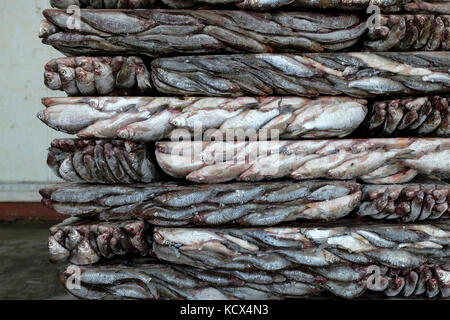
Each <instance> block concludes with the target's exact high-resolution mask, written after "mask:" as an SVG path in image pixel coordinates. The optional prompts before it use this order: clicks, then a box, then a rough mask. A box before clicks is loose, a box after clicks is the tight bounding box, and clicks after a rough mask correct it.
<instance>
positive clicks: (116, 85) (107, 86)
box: [45, 56, 152, 96]
mask: <svg viewBox="0 0 450 320" xmlns="http://www.w3.org/2000/svg"><path fill="white" fill-rule="evenodd" d="M125 61H127V62H128V63H131V64H132V66H131V67H132V68H134V69H136V70H140V71H139V73H140V77H141V78H142V79H139V81H138V79H137V77H136V76H134V77H133V78H132V79H129V80H130V81H129V82H128V83H127V87H122V86H121V85H120V82H119V81H118V79H117V77H118V74H119V70H120V68H121V66H122V64H124V63H125ZM130 61H131V62H130ZM75 70H77V73H78V77H79V79H78V80H82V81H79V83H78V84H79V85H80V87H77V83H76V81H75V79H74V80H73V83H72V84H71V86H70V87H68V86H67V85H65V86H64V85H63V84H60V83H62V82H63V79H62V78H64V76H63V75H64V74H67V73H73V74H74V76H75ZM63 71H65V73H64V74H63ZM82 74H84V75H89V76H88V77H87V76H86V77H84V78H83V79H81V77H82V76H81V75H82ZM138 82H139V83H138ZM45 85H46V86H47V87H48V88H49V89H51V90H62V91H65V92H66V93H67V95H69V96H83V95H92V94H101V95H143V94H149V93H150V92H151V91H152V87H151V84H150V73H149V72H148V70H147V68H146V67H145V64H144V61H143V60H142V59H141V58H139V57H131V58H130V59H128V60H127V59H126V58H123V57H120V56H117V57H115V58H111V57H85V56H78V57H67V58H57V59H52V60H50V61H49V62H48V63H47V64H46V65H45Z"/></svg>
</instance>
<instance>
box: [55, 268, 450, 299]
mask: <svg viewBox="0 0 450 320" xmlns="http://www.w3.org/2000/svg"><path fill="white" fill-rule="evenodd" d="M74 272H77V274H79V275H80V282H79V287H75V286H73V285H72V278H73V274H74ZM374 272H376V274H375V273H374ZM449 272H450V266H449V265H448V264H443V265H435V264H432V265H421V266H420V267H418V268H415V269H399V268H388V267H385V266H382V265H381V266H379V265H372V267H370V266H369V267H367V266H354V265H353V266H348V265H342V266H334V267H328V268H326V267H325V268H295V269H288V270H279V271H270V272H267V271H255V270H252V271H251V272H243V271H232V270H223V269H219V270H203V269H198V268H190V267H185V266H177V265H170V264H161V263H160V262H154V261H149V262H147V261H132V262H128V263H126V262H125V261H122V262H121V263H117V264H100V265H96V266H77V265H69V266H68V267H66V268H65V269H64V270H63V271H61V272H60V273H59V278H60V280H61V283H62V284H63V285H64V287H65V288H66V289H67V290H68V291H69V292H70V293H72V294H73V295H75V296H77V297H79V298H81V299H152V300H153V299H158V300H162V299H177V300H178V299H188V300H241V299H242V300H267V299H272V300H273V299H284V298H299V297H305V296H315V295H319V294H324V293H327V292H330V293H333V294H334V295H337V296H340V297H344V298H355V297H358V296H360V295H362V294H363V293H366V296H367V294H370V293H377V294H379V293H380V292H381V293H384V294H385V295H386V296H387V297H420V296H424V297H428V298H432V297H448V296H449V286H450V283H449ZM345 276H346V277H347V278H348V280H347V279H345V280H342V278H343V277H345ZM336 278H337V280H336Z"/></svg>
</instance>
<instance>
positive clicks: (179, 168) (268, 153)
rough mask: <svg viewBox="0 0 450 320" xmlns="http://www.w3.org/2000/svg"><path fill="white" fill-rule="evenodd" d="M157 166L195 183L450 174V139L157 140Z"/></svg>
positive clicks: (387, 180)
mask: <svg viewBox="0 0 450 320" xmlns="http://www.w3.org/2000/svg"><path fill="white" fill-rule="evenodd" d="M156 159H157V161H158V164H159V166H160V168H162V169H163V170H164V171H165V172H166V173H167V174H169V175H170V176H173V177H176V178H185V179H187V180H189V181H192V182H196V183H218V182H225V181H232V180H237V181H261V180H270V179H276V178H283V177H291V178H294V179H297V180H304V179H330V180H347V179H356V178H358V179H360V180H362V181H364V182H366V183H372V184H392V183H405V182H408V181H411V180H412V179H413V178H414V177H415V176H417V175H418V174H422V175H426V176H434V177H440V178H444V179H447V178H449V177H450V139H444V138H442V139H441V138H390V139H342V140H339V139H338V140H298V141H294V140H272V141H254V140H250V141H213V142H207V141H179V142H173V141H171V142H157V143H156Z"/></svg>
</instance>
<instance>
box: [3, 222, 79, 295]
mask: <svg viewBox="0 0 450 320" xmlns="http://www.w3.org/2000/svg"><path fill="white" fill-rule="evenodd" d="M53 224H56V223H51V222H39V221H19V222H0V299H3V300H4V299H20V300H29V299H39V300H44V299H58V300H59V299H73V298H72V296H70V295H69V294H68V293H67V292H66V291H65V290H64V289H63V287H62V286H61V285H60V284H59V282H58V280H57V277H56V274H57V271H58V269H60V268H62V266H56V265H53V264H51V263H50V262H48V251H47V242H48V241H47V238H48V234H49V232H48V229H49V228H50V226H52V225H53Z"/></svg>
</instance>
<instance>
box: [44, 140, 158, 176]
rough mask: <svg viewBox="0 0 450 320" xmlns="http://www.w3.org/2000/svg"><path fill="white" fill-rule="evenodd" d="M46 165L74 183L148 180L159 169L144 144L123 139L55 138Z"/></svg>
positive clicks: (155, 174) (156, 174)
mask: <svg viewBox="0 0 450 320" xmlns="http://www.w3.org/2000/svg"><path fill="white" fill-rule="evenodd" d="M47 164H48V166H49V167H50V168H51V169H52V170H53V172H54V173H55V174H56V175H57V176H58V177H60V178H62V179H64V180H66V181H71V182H89V183H103V184H106V183H133V182H135V183H136V182H141V183H148V182H152V181H155V180H157V179H158V172H157V171H156V168H155V166H154V164H153V162H152V160H151V159H150V155H149V152H148V150H147V148H146V146H145V145H142V144H138V143H134V142H132V141H123V140H83V139H55V140H53V141H52V143H51V147H50V149H49V151H48V156H47Z"/></svg>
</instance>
